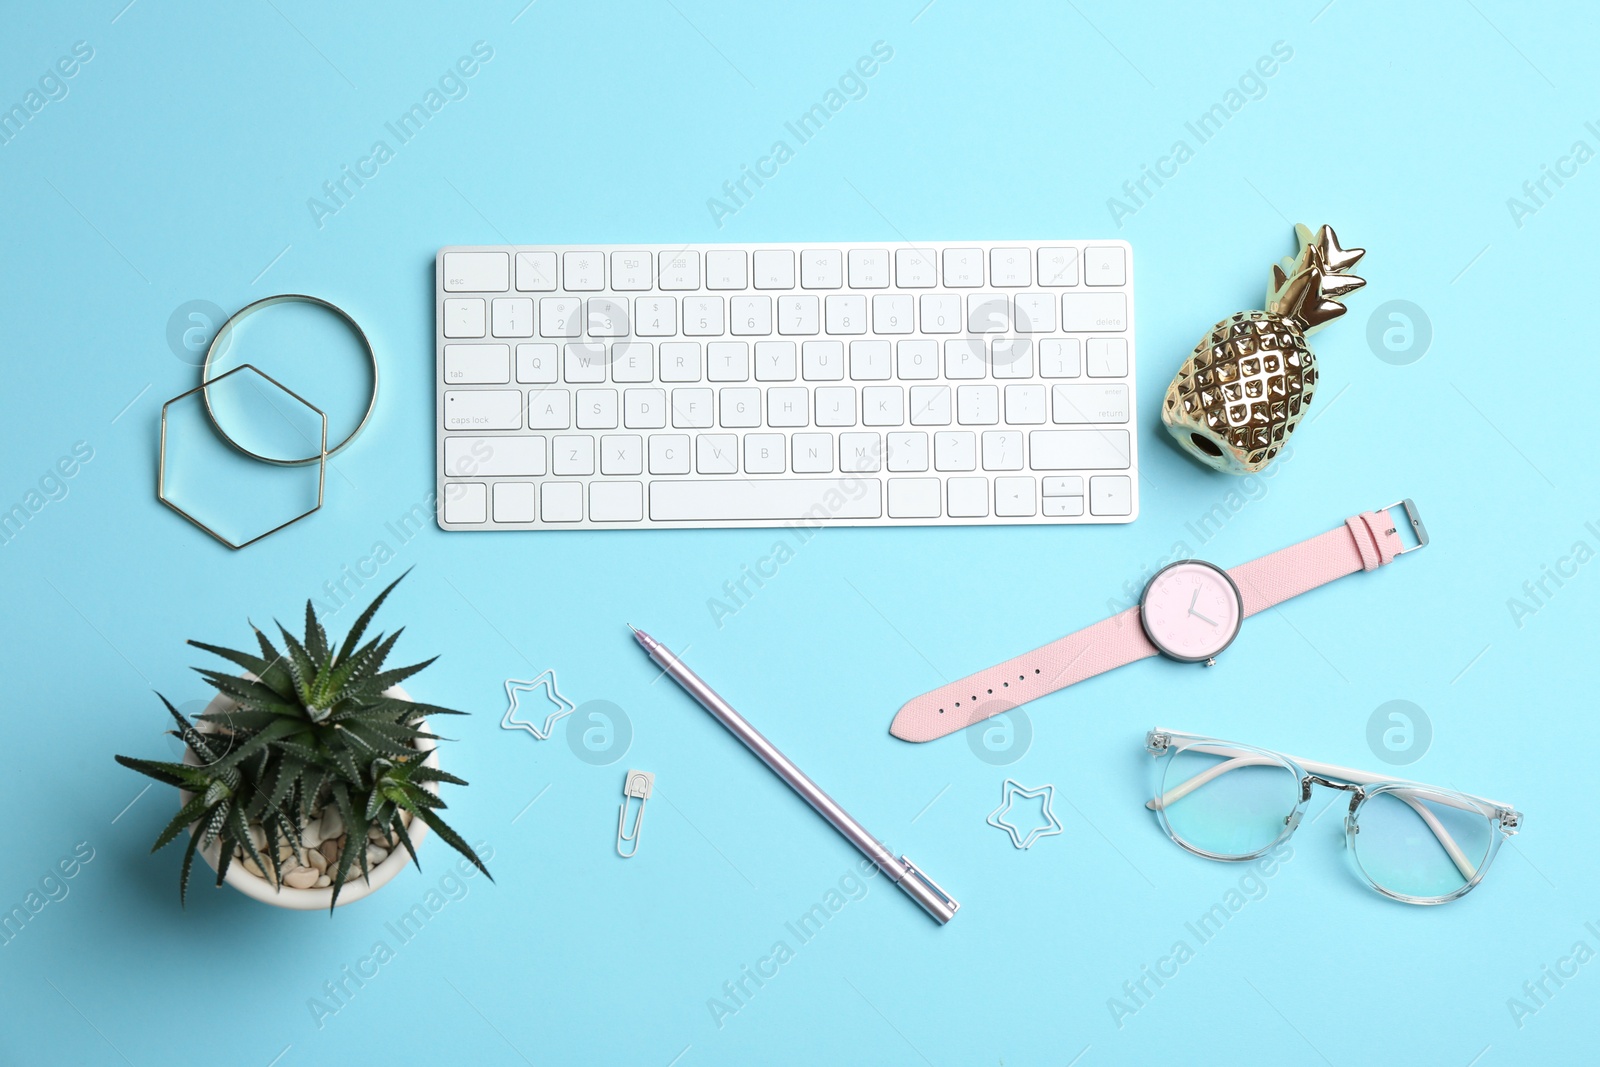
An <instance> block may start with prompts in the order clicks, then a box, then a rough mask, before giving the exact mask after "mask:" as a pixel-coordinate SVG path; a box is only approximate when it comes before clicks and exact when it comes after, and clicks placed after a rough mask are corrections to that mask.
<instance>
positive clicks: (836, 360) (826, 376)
mask: <svg viewBox="0 0 1600 1067" xmlns="http://www.w3.org/2000/svg"><path fill="white" fill-rule="evenodd" d="M800 377H802V378H804V379H805V380H806V381H808V382H837V381H842V380H843V379H844V344H843V342H840V341H806V342H804V343H803V344H801V346H800Z"/></svg>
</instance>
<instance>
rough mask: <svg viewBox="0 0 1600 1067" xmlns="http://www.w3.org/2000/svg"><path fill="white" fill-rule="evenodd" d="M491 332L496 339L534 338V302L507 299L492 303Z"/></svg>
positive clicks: (524, 299)
mask: <svg viewBox="0 0 1600 1067" xmlns="http://www.w3.org/2000/svg"><path fill="white" fill-rule="evenodd" d="M490 312H491V314H490V316H489V317H490V320H491V322H492V327H491V329H490V332H491V333H493V334H494V335H495V336H496V337H532V336H533V301H532V300H529V299H528V298H526V297H507V298H503V299H500V300H495V301H492V302H491V303H490Z"/></svg>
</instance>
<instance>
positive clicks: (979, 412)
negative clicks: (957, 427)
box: [956, 385, 1000, 426]
mask: <svg viewBox="0 0 1600 1067" xmlns="http://www.w3.org/2000/svg"><path fill="white" fill-rule="evenodd" d="M956 421H957V422H959V423H960V424H961V425H963V426H993V425H994V424H995V423H997V422H999V421H1000V387H999V386H997V385H963V386H960V387H959V388H957V389H956Z"/></svg>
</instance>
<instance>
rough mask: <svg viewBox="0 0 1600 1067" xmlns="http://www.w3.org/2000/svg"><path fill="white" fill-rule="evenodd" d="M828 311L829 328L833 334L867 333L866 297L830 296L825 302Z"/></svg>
mask: <svg viewBox="0 0 1600 1067" xmlns="http://www.w3.org/2000/svg"><path fill="white" fill-rule="evenodd" d="M824 306H825V307H826V309H827V319H828V321H827V328H828V332H829V333H832V334H850V333H866V332H867V298H866V297H864V296H845V295H843V294H840V295H838V296H830V297H828V298H827V300H826V301H825V302H824Z"/></svg>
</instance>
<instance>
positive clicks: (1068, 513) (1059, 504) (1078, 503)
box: [1039, 496, 1083, 518]
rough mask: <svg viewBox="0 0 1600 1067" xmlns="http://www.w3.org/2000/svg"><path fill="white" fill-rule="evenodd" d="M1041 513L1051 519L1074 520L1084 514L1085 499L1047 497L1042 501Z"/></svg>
mask: <svg viewBox="0 0 1600 1067" xmlns="http://www.w3.org/2000/svg"><path fill="white" fill-rule="evenodd" d="M1039 511H1040V514H1042V515H1046V516H1049V517H1050V518H1073V517H1075V516H1078V515H1082V514H1083V497H1081V496H1047V497H1045V498H1043V500H1041V501H1040V507H1039Z"/></svg>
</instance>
